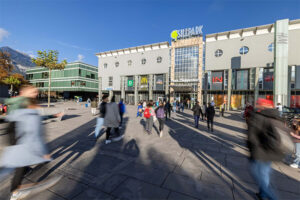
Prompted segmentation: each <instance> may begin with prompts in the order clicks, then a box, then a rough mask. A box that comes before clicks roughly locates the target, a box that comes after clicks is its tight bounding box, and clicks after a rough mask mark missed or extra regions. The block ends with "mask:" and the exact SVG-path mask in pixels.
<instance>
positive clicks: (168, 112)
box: [165, 109, 171, 120]
mask: <svg viewBox="0 0 300 200" xmlns="http://www.w3.org/2000/svg"><path fill="white" fill-rule="evenodd" d="M165 114H166V120H167V119H168V115H169V118H171V109H168V110H167V111H166V113H165Z"/></svg>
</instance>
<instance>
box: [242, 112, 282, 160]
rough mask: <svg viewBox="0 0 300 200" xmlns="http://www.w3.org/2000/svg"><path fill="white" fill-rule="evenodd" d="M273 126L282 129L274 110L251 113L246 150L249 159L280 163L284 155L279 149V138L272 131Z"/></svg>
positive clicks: (277, 113)
mask: <svg viewBox="0 0 300 200" xmlns="http://www.w3.org/2000/svg"><path fill="white" fill-rule="evenodd" d="M274 124H276V126H277V127H278V126H281V127H282V129H284V128H285V127H284V124H283V123H282V122H281V121H280V120H279V112H278V110H276V109H265V110H262V111H258V112H255V113H253V115H252V117H251V119H250V121H249V126H248V127H249V128H248V141H247V144H248V148H249V150H250V158H251V159H255V160H261V161H280V160H282V158H283V157H284V153H283V152H281V150H280V149H279V146H280V145H279V144H280V138H279V137H280V136H279V135H278V134H276V132H275V130H274Z"/></svg>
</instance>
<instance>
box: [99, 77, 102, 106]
mask: <svg viewBox="0 0 300 200" xmlns="http://www.w3.org/2000/svg"><path fill="white" fill-rule="evenodd" d="M98 97H99V99H98V101H99V102H100V101H101V100H102V77H98Z"/></svg>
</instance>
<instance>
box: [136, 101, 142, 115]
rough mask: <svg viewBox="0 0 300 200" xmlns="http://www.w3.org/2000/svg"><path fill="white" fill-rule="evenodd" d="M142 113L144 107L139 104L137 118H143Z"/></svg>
mask: <svg viewBox="0 0 300 200" xmlns="http://www.w3.org/2000/svg"><path fill="white" fill-rule="evenodd" d="M142 113H143V106H142V104H141V103H139V104H138V107H137V113H136V117H142Z"/></svg>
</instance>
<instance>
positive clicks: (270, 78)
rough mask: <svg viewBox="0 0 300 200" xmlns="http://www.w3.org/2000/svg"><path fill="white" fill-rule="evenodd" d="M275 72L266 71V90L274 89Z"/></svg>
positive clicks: (264, 79)
mask: <svg viewBox="0 0 300 200" xmlns="http://www.w3.org/2000/svg"><path fill="white" fill-rule="evenodd" d="M273 74H274V73H273V72H269V71H264V75H263V88H264V90H273V79H274V77H273Z"/></svg>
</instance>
